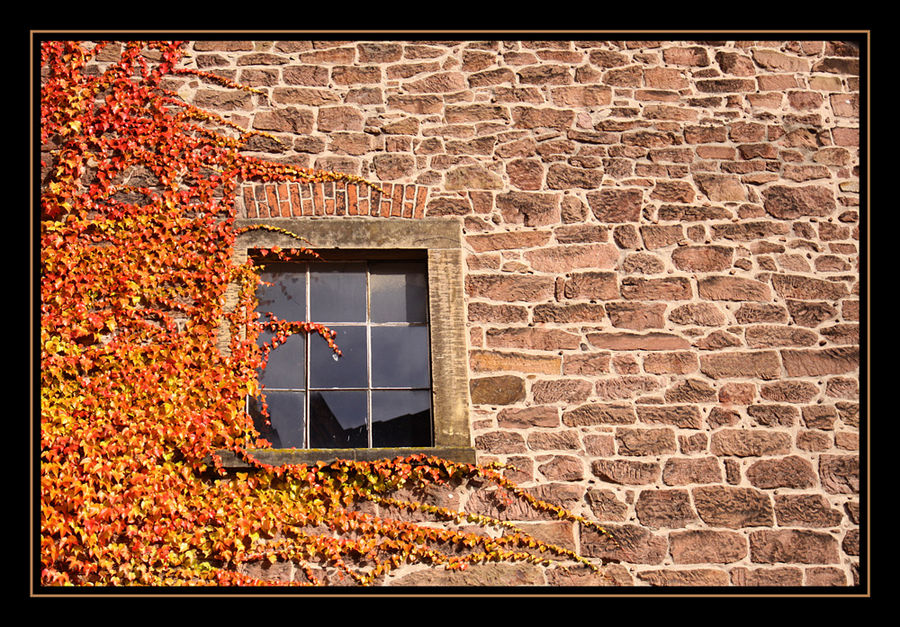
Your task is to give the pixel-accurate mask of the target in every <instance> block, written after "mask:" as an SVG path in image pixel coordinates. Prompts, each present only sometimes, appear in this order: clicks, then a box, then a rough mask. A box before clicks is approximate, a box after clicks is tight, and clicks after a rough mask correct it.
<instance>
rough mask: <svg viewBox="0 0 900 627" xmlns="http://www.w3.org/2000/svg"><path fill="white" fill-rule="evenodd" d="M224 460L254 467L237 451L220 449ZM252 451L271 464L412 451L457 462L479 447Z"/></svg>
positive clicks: (380, 456)
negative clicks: (240, 457)
mask: <svg viewBox="0 0 900 627" xmlns="http://www.w3.org/2000/svg"><path fill="white" fill-rule="evenodd" d="M216 452H217V453H218V454H219V456H220V457H221V458H222V463H223V465H224V466H225V468H228V469H241V468H251V466H250V465H249V464H247V463H246V462H245V461H243V460H242V459H239V458H238V457H237V456H236V455H235V454H234V453H233V452H231V451H226V450H220V451H216ZM250 453H251V454H252V455H253V456H254V457H255V458H256V459H258V460H259V461H261V462H263V463H264V464H269V465H271V466H284V465H287V464H315V463H316V462H319V461H322V462H326V463H328V462H332V461H335V460H338V459H346V460H351V461H375V460H379V459H394V458H396V457H409V456H410V455H419V454H423V455H429V456H433V457H439V458H441V459H446V460H449V461H454V462H463V463H467V464H474V463H475V449H474V448H469V447H451V446H434V447H402V448H370V449H364V448H360V449H352V448H350V449H324V448H321V449H251V450H250Z"/></svg>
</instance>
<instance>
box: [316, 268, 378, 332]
mask: <svg viewBox="0 0 900 627" xmlns="http://www.w3.org/2000/svg"><path fill="white" fill-rule="evenodd" d="M309 302H310V318H311V319H312V320H313V321H314V322H364V321H365V319H366V267H365V265H364V264H361V263H321V264H316V265H315V266H312V267H311V268H310V275H309Z"/></svg>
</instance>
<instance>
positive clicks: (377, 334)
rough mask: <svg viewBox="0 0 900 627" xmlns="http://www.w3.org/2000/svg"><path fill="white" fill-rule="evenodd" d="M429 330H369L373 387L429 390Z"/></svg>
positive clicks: (376, 328)
mask: <svg viewBox="0 0 900 627" xmlns="http://www.w3.org/2000/svg"><path fill="white" fill-rule="evenodd" d="M429 370H430V369H429V363H428V327H372V385H373V386H374V387H428V386H429V385H430V383H431V373H430V371H429Z"/></svg>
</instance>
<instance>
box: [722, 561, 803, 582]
mask: <svg viewBox="0 0 900 627" xmlns="http://www.w3.org/2000/svg"><path fill="white" fill-rule="evenodd" d="M731 583H732V585H735V586H742V587H743V586H747V587H749V586H765V587H768V586H788V587H796V586H801V585H803V571H802V570H801V569H799V568H797V567H793V566H783V567H776V568H743V567H741V568H735V569H734V570H732V571H731Z"/></svg>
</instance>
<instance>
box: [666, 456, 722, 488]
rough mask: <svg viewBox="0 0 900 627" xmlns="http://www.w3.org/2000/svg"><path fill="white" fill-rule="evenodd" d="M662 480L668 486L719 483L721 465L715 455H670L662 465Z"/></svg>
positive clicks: (720, 479) (720, 480)
mask: <svg viewBox="0 0 900 627" xmlns="http://www.w3.org/2000/svg"><path fill="white" fill-rule="evenodd" d="M662 480H663V483H665V484H666V485H670V486H675V485H690V484H692V483H721V482H722V466H721V464H720V463H719V460H718V459H717V458H715V457H700V458H693V457H670V458H669V459H667V460H666V463H665V465H664V466H663V473H662Z"/></svg>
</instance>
